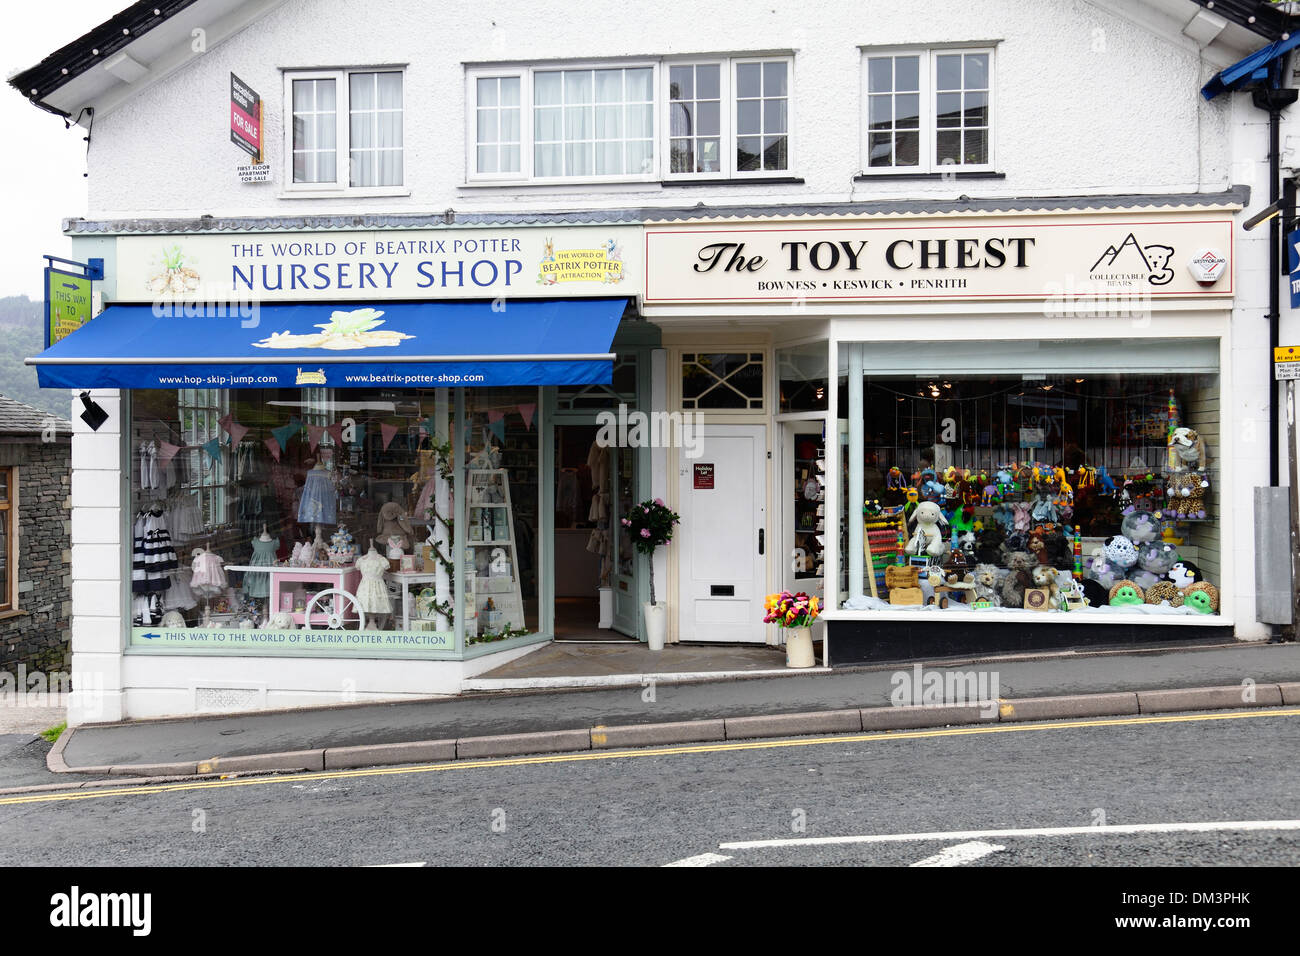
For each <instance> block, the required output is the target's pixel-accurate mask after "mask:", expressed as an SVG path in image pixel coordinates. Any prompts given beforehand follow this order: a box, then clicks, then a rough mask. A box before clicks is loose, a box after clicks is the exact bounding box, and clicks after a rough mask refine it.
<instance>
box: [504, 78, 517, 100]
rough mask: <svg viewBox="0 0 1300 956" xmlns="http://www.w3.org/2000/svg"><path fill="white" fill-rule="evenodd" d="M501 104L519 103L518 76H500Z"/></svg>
mask: <svg viewBox="0 0 1300 956" xmlns="http://www.w3.org/2000/svg"><path fill="white" fill-rule="evenodd" d="M501 105H502V106H518V105H519V77H517V76H503V77H501Z"/></svg>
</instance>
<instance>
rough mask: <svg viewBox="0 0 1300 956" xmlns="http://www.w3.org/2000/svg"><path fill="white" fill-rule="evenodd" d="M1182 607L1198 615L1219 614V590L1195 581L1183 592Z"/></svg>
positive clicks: (1204, 582) (1208, 584) (1211, 585)
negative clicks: (1188, 608)
mask: <svg viewBox="0 0 1300 956" xmlns="http://www.w3.org/2000/svg"><path fill="white" fill-rule="evenodd" d="M1183 607H1190V608H1191V609H1192V610H1193V611H1195V612H1196V613H1198V614H1218V613H1219V589H1218V588H1216V587H1215V586H1214V585H1213V584H1210V583H1209V582H1208V581H1197V582H1196V583H1195V584H1193V585H1192V586H1191V587H1189V588H1185V589H1184V590H1183Z"/></svg>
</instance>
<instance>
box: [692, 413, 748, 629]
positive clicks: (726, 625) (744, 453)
mask: <svg viewBox="0 0 1300 956" xmlns="http://www.w3.org/2000/svg"><path fill="white" fill-rule="evenodd" d="M700 430H701V432H703V442H702V447H703V451H702V453H701V454H700V456H699V457H698V458H686V457H683V458H682V459H681V462H682V465H681V467H680V469H679V472H680V477H679V482H680V484H679V492H680V493H679V495H678V499H677V500H678V501H679V502H680V513H681V516H682V523H681V526H680V530H679V531H678V536H677V540H676V541H675V542H674V543H676V544H679V548H678V552H677V555H678V562H679V564H678V581H679V587H678V593H679V595H680V600H679V604H680V611H679V615H680V617H679V629H680V635H679V636H680V638H681V640H683V641H727V642H753V643H762V642H763V640H764V637H765V630H764V628H765V627H766V625H764V624H763V598H764V596H765V585H766V568H767V552H768V551H769V550H770V547H771V542H770V541H768V540H767V530H766V525H767V426H765V425H705V426H702V427H701V429H700Z"/></svg>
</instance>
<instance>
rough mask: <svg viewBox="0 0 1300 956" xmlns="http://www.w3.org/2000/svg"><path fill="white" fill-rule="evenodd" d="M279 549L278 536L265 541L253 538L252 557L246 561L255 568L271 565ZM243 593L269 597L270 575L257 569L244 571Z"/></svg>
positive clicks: (250, 595) (249, 595)
mask: <svg viewBox="0 0 1300 956" xmlns="http://www.w3.org/2000/svg"><path fill="white" fill-rule="evenodd" d="M279 549H280V539H279V538H270V539H268V540H266V541H263V540H262V539H261V538H254V539H253V557H252V558H250V559H249V561H248V563H249V565H250V566H251V567H256V568H264V567H271V566H273V565H274V564H275V553H276V551H278V550H279ZM244 594H246V595H247V596H248V597H251V598H264V597H270V596H271V575H269V574H266V573H265V572H257V571H246V572H244Z"/></svg>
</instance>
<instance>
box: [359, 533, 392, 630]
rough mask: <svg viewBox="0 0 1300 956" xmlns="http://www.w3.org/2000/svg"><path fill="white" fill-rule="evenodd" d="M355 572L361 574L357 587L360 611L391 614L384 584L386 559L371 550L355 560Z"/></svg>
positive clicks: (386, 567) (390, 605)
mask: <svg viewBox="0 0 1300 956" xmlns="http://www.w3.org/2000/svg"><path fill="white" fill-rule="evenodd" d="M357 570H358V571H360V572H361V583H360V584H358V585H357V604H359V605H360V606H361V610H363V611H365V612H366V613H367V614H392V613H393V602H392V600H391V599H390V597H389V595H388V586H387V585H386V584H384V572H386V571H387V570H388V559H387V558H386V557H384V556H383V555H382V554H380V553H379V552H378V551H376V550H374V549H373V548H371V550H369V551H367V552H366V553H365V554H363V555H362V556H361V557H359V558H357Z"/></svg>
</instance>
